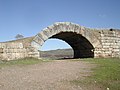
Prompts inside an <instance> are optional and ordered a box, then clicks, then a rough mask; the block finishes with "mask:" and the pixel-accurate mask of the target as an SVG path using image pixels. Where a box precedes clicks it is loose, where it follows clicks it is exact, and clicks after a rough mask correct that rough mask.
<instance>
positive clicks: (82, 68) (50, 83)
mask: <svg viewBox="0 0 120 90" xmlns="http://www.w3.org/2000/svg"><path fill="white" fill-rule="evenodd" d="M92 66H93V65H91V64H89V63H86V62H83V61H69V60H66V61H65V60H58V61H57V60H56V61H52V62H45V63H39V64H35V65H26V66H10V67H5V68H2V69H0V90H83V88H82V87H81V86H77V85H72V84H71V83H70V82H69V81H72V80H76V79H81V80H82V79H83V78H84V77H85V76H87V75H89V74H90V72H91V71H90V69H91V68H92Z"/></svg>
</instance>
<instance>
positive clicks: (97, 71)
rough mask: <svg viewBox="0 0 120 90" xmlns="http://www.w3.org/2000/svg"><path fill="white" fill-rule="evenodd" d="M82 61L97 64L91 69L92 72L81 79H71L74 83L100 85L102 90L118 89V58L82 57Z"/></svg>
mask: <svg viewBox="0 0 120 90" xmlns="http://www.w3.org/2000/svg"><path fill="white" fill-rule="evenodd" d="M83 60H84V61H87V62H90V63H94V64H97V65H96V68H94V69H92V70H93V74H92V75H91V76H90V77H87V78H86V79H84V80H83V81H80V80H73V81H72V82H74V83H76V84H86V85H91V84H92V85H97V86H100V87H101V86H102V90H107V88H109V89H110V90H120V59H117V58H109V59H83Z"/></svg>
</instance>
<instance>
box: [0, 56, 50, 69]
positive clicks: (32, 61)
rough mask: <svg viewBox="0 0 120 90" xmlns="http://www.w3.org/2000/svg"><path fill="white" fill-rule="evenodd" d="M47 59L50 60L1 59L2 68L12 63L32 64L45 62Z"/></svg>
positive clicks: (0, 65)
mask: <svg viewBox="0 0 120 90" xmlns="http://www.w3.org/2000/svg"><path fill="white" fill-rule="evenodd" d="M45 61H48V60H43V59H36V58H24V59H18V60H11V61H2V60H0V68H2V67H5V66H11V65H32V64H37V63H41V62H45Z"/></svg>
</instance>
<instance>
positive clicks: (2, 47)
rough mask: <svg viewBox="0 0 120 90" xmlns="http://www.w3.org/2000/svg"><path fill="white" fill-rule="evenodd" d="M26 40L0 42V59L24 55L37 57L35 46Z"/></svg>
mask: <svg viewBox="0 0 120 90" xmlns="http://www.w3.org/2000/svg"><path fill="white" fill-rule="evenodd" d="M26 41H27V40H24V39H23V40H18V41H12V42H4V43H0V60H15V59H20V58H25V57H35V58H38V57H39V52H38V50H36V48H34V47H31V43H30V42H26Z"/></svg>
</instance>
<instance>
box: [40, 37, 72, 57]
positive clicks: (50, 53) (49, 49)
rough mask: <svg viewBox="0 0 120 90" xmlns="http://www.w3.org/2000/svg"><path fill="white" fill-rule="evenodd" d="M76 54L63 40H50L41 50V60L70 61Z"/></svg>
mask: <svg viewBox="0 0 120 90" xmlns="http://www.w3.org/2000/svg"><path fill="white" fill-rule="evenodd" d="M73 56H74V52H73V49H72V47H71V46H70V45H69V44H68V43H66V42H65V41H63V40H60V39H57V38H49V39H48V40H46V41H45V43H44V44H43V46H42V47H41V50H40V57H41V58H49V59H63V58H64V59H70V58H73Z"/></svg>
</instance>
